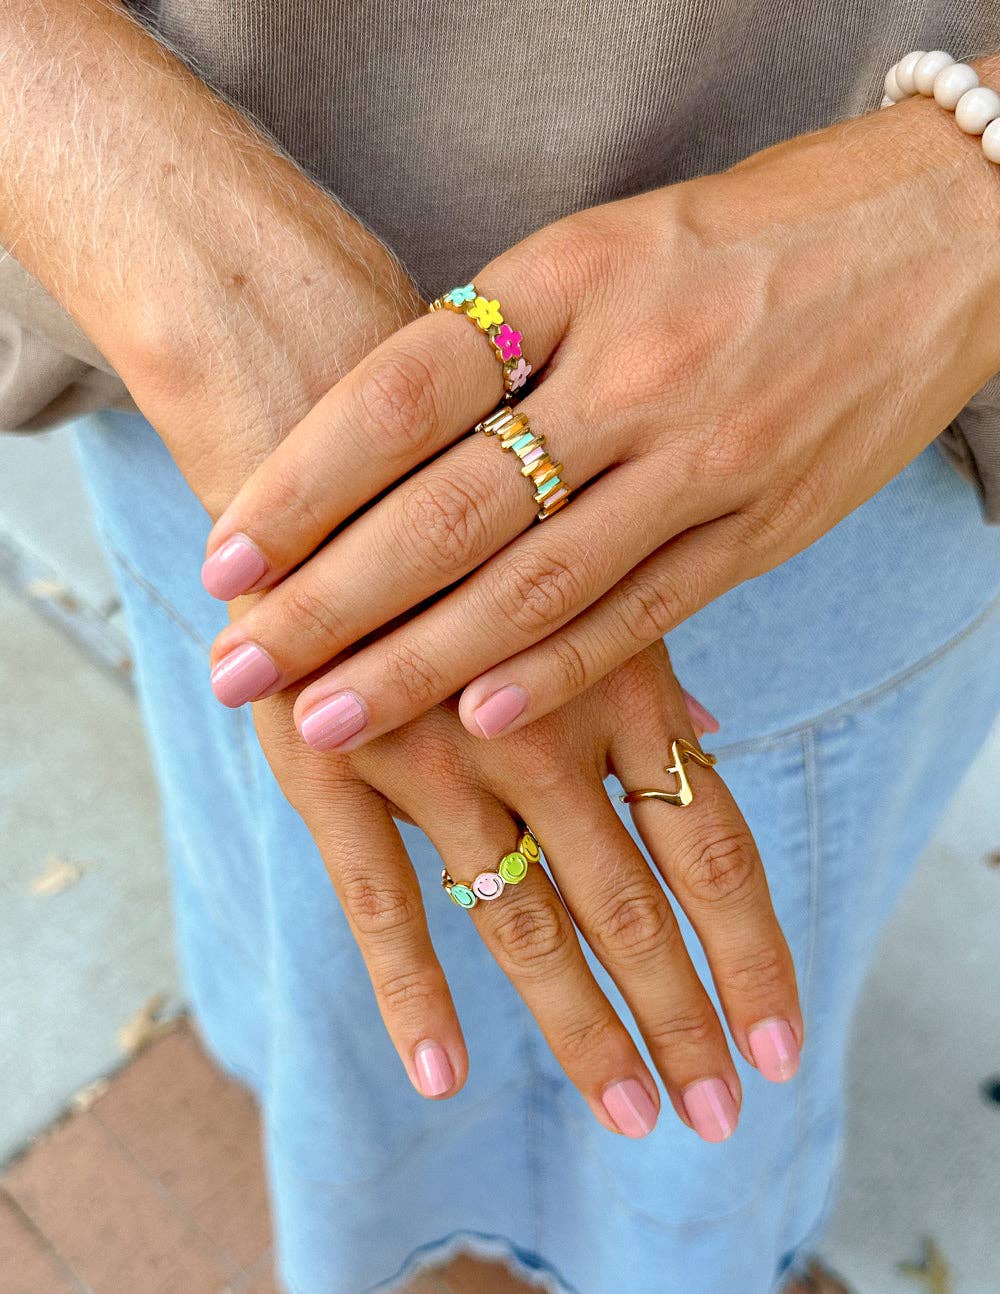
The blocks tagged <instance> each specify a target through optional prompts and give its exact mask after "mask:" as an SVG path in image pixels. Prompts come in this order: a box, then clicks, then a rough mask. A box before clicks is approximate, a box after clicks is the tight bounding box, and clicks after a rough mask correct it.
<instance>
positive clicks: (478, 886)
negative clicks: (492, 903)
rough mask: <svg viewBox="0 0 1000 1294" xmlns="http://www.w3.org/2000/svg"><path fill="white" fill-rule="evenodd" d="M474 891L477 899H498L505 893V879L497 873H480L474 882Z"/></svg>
mask: <svg viewBox="0 0 1000 1294" xmlns="http://www.w3.org/2000/svg"><path fill="white" fill-rule="evenodd" d="M472 890H473V893H474V894H475V896H476V898H477V899H485V900H487V902H488V901H489V900H490V899H497V898H499V897H500V895H501V894H502V893H503V877H502V876H499V875H498V874H497V873H496V872H480V873H479V875H478V876H477V877H476V879H475V880H474V881H473V882H472Z"/></svg>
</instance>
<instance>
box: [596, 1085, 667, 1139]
mask: <svg viewBox="0 0 1000 1294" xmlns="http://www.w3.org/2000/svg"><path fill="white" fill-rule="evenodd" d="M601 1100H602V1101H603V1102H604V1108H605V1109H606V1110H607V1112H608V1114H609V1115H610V1116H611V1118H612V1119H613V1120H614V1125H615V1127H616V1128H617V1129H618V1131H619V1132H623V1133H624V1134H625V1136H626V1137H645V1136H647V1135H648V1134H649V1133H650V1132H652V1131H653V1129H654V1128H655V1127H656V1106H655V1105H654V1104H653V1102H652V1099H651V1098H650V1095H649V1093H648V1092H647V1091H646V1089H645V1088H644V1087H643V1085H642V1084H641V1083H640V1082H639V1080H638V1079H637V1078H624V1079H622V1081H621V1082H620V1083H612V1085H611V1086H610V1087H609V1088H607V1089H606V1090H605V1092H604V1095H603V1096H602V1097H601Z"/></svg>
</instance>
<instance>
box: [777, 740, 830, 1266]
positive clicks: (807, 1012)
mask: <svg viewBox="0 0 1000 1294" xmlns="http://www.w3.org/2000/svg"><path fill="white" fill-rule="evenodd" d="M800 741H801V746H802V780H803V786H804V791H805V807H806V831H807V840H808V845H807V848H808V851H809V898H808V912H809V926H808V933H807V936H806V956H805V965H804V967H803V973H802V994H801V1001H802V1005H803V1012H802V1014H803V1017H804V1019H806V1020H810V1019H812V1009H811V1008H812V993H813V971H814V969H815V964H816V941H817V937H818V932H819V910H820V901H819V890H820V884H821V880H822V866H821V863H822V856H823V805H822V797H821V792H820V780H819V760H818V752H817V748H816V734H815V729H814V728H806V729H805V730H804V731H803V732H802V733H801V737H800ZM796 1088H797V1091H796V1093H795V1144H796V1146H797V1147H801V1146H802V1143H803V1140H804V1138H805V1135H806V1130H807V1128H808V1125H809V1118H808V1113H807V1110H806V1098H807V1096H808V1091H809V1084H808V1083H807V1082H806V1076H805V1074H803V1075H802V1077H801V1078H800V1079H799V1080H798V1082H797V1083H796ZM800 1172H801V1155H800V1154H798V1153H796V1154H795V1156H794V1157H793V1159H792V1163H791V1165H790V1166H789V1169H788V1177H787V1183H786V1186H785V1204H784V1208H783V1209H782V1214H781V1223H780V1227H779V1230H778V1236H779V1238H780V1239H781V1243H782V1245H783V1246H784V1244H785V1241H784V1236H785V1235H786V1234H787V1232H788V1227H789V1223H790V1221H791V1217H792V1209H793V1206H794V1202H795V1199H796V1197H797V1193H798V1184H799V1176H800Z"/></svg>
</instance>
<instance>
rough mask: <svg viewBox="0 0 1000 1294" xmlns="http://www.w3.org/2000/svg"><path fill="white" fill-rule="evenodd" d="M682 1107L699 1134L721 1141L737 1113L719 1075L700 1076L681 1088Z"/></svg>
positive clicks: (732, 1129) (728, 1133) (730, 1132)
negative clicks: (697, 1079)
mask: <svg viewBox="0 0 1000 1294" xmlns="http://www.w3.org/2000/svg"><path fill="white" fill-rule="evenodd" d="M683 1100H684V1109H685V1110H686V1111H687V1116H688V1118H689V1119H690V1120H691V1123H692V1124H693V1126H694V1130H695V1132H697V1134H698V1136H699V1137H703V1138H704V1139H705V1140H706V1141H725V1140H726V1138H727V1137H731V1136H732V1135H733V1133H734V1132H735V1131H736V1123H737V1120H738V1118H739V1113H738V1111H737V1109H736V1102H735V1101H734V1100H733V1094H732V1092H730V1090H729V1088H728V1087H727V1086H726V1085H725V1083H724V1082H723V1081H722V1079H721V1078H703V1079H701V1081H700V1082H697V1083H692V1084H691V1086H690V1087H688V1088H685V1089H684V1093H683Z"/></svg>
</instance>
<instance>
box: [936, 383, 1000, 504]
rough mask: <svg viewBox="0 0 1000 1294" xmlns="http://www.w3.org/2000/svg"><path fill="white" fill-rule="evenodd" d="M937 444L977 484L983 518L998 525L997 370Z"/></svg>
mask: <svg viewBox="0 0 1000 1294" xmlns="http://www.w3.org/2000/svg"><path fill="white" fill-rule="evenodd" d="M941 446H942V448H943V449H944V450H945V452H946V453H947V455H948V457H949V458H950V459H951V461H952V463H953V464H954V465H955V467H957V468H958V470H959V471H960V472H961V473H962V475H963V476H967V477H968V478H969V480H970V481H974V482H975V483H976V485H977V486H978V487H979V491H980V493H981V495H982V500H983V514H984V516H985V517H986V520H987V521H989V522H990V523H991V524H992V525H994V526H997V525H1000V373H998V374H997V375H996V377H994V378H993V379H992V381H990V382H987V384H986V385H985V386H984V387H983V389H982V390H981V391H978V392H977V393H976V394H975V395H974V396H973V397H972V399H971V400H970V401H969V403H968V404H967V405H966V406H965V408H964V409H963V410H962V412H961V413H960V414H959V415H958V417H957V418H956V419H955V421H954V422H953V423H952V425H951V426H950V427H949V428H948V430H947V431H946V432H944V434H943V435H942V436H941Z"/></svg>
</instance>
